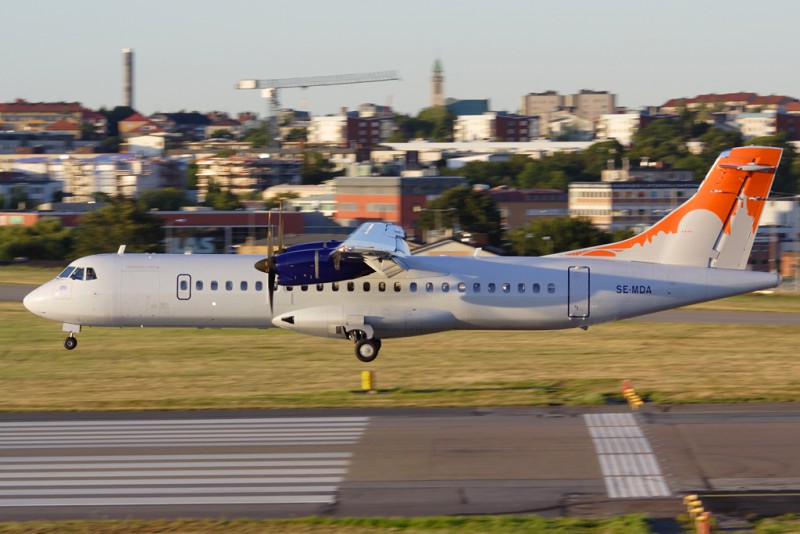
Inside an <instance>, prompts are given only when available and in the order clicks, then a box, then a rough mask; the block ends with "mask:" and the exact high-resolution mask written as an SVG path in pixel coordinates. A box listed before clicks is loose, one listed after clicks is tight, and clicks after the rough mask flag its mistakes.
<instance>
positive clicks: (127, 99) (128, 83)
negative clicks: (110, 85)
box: [122, 48, 133, 108]
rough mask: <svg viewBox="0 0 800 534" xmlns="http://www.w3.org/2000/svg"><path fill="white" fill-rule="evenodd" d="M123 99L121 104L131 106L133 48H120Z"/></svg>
mask: <svg viewBox="0 0 800 534" xmlns="http://www.w3.org/2000/svg"><path fill="white" fill-rule="evenodd" d="M122 70H123V85H124V87H123V99H122V105H123V106H127V107H129V108H132V107H133V49H132V48H123V49H122Z"/></svg>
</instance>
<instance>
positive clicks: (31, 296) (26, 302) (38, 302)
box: [22, 287, 45, 315]
mask: <svg viewBox="0 0 800 534" xmlns="http://www.w3.org/2000/svg"><path fill="white" fill-rule="evenodd" d="M44 298H45V294H44V290H43V289H42V288H41V287H37V288H36V289H34V290H33V291H31V292H30V293H28V294H27V295H25V298H23V299H22V305H23V306H25V307H26V308H27V309H28V311H29V312H31V313H35V314H36V315H42V311H43V310H42V303H43V301H44Z"/></svg>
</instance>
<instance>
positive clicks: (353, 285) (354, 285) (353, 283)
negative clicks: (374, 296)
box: [347, 282, 356, 291]
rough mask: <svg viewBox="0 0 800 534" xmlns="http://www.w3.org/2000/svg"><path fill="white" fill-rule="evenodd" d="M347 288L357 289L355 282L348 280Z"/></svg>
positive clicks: (350, 289) (349, 289)
mask: <svg viewBox="0 0 800 534" xmlns="http://www.w3.org/2000/svg"><path fill="white" fill-rule="evenodd" d="M347 290H348V291H355V290H356V284H355V282H347Z"/></svg>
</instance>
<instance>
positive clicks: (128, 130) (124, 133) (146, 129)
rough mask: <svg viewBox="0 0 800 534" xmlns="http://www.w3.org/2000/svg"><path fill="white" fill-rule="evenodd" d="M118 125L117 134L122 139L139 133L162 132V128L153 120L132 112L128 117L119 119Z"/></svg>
mask: <svg viewBox="0 0 800 534" xmlns="http://www.w3.org/2000/svg"><path fill="white" fill-rule="evenodd" d="M118 126H119V136H120V137H121V138H122V139H123V140H127V139H128V138H130V137H137V136H140V135H149V134H155V133H164V130H163V129H161V127H159V126H158V125H157V124H156V123H155V122H153V121H151V120H150V119H148V118H147V117H145V116H143V115H141V114H139V113H134V114H133V115H131V116H130V117H127V118H125V119H122V120H121V121H119V123H118Z"/></svg>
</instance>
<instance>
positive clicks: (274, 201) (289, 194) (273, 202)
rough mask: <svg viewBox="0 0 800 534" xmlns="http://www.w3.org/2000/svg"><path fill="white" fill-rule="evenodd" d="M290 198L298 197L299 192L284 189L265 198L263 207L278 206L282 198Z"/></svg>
mask: <svg viewBox="0 0 800 534" xmlns="http://www.w3.org/2000/svg"><path fill="white" fill-rule="evenodd" d="M292 198H300V194H299V193H295V192H294V191H286V192H285V193H278V194H277V195H274V196H272V197H270V198H268V199H267V200H266V202H264V208H265V209H268V210H272V209H276V208H279V207H280V206H281V205H282V204H283V201H284V200H290V199H292Z"/></svg>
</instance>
